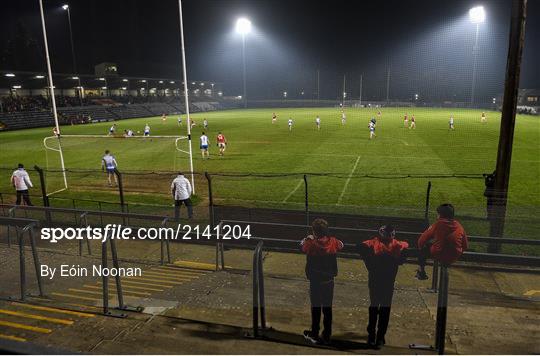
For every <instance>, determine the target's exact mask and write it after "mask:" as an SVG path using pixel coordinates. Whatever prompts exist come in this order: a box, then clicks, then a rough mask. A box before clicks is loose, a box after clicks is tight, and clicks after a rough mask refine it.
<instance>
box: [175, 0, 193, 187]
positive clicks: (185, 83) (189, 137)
mask: <svg viewBox="0 0 540 356" xmlns="http://www.w3.org/2000/svg"><path fill="white" fill-rule="evenodd" d="M178 10H179V14H180V41H181V47H182V73H183V74H184V98H185V102H184V103H185V105H186V116H187V129H188V142H189V169H190V170H191V185H192V187H193V193H194V194H195V174H194V173H193V152H192V150H191V117H190V116H189V98H188V95H189V94H188V93H189V92H188V85H187V83H188V77H187V70H186V49H185V47H184V20H183V17H182V0H178Z"/></svg>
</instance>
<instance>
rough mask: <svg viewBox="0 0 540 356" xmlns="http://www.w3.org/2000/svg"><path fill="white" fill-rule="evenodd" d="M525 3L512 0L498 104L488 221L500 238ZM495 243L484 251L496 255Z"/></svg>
mask: <svg viewBox="0 0 540 356" xmlns="http://www.w3.org/2000/svg"><path fill="white" fill-rule="evenodd" d="M526 13H527V0H512V13H511V22H510V40H509V46H508V57H507V62H506V79H505V85H504V98H503V105H502V115H501V127H500V134H499V148H498V150H497V164H496V168H495V189H494V198H495V199H494V206H493V208H494V219H492V220H491V226H490V236H494V237H502V236H503V233H504V223H505V217H506V205H507V199H508V183H509V181H510V166H511V162H512V144H513V142H514V126H515V121H516V109H517V104H518V90H519V77H520V71H521V57H522V53H523V45H524V43H525V19H526ZM500 249H501V246H500V244H499V243H491V244H489V246H488V252H491V253H499V252H500Z"/></svg>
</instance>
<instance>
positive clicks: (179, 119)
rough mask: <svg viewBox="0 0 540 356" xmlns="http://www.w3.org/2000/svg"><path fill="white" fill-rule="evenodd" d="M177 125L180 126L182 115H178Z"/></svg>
mask: <svg viewBox="0 0 540 356" xmlns="http://www.w3.org/2000/svg"><path fill="white" fill-rule="evenodd" d="M178 126H182V116H178Z"/></svg>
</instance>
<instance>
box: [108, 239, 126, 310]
mask: <svg viewBox="0 0 540 356" xmlns="http://www.w3.org/2000/svg"><path fill="white" fill-rule="evenodd" d="M109 241H110V243H111V255H112V262H113V267H114V268H115V269H116V270H119V268H120V264H119V263H118V253H117V252H116V241H115V240H114V238H112V237H111V238H110V239H109ZM115 281H116V294H117V295H118V308H119V309H123V308H124V307H125V306H124V293H123V292H122V282H121V280H120V276H118V275H117V276H116V277H115Z"/></svg>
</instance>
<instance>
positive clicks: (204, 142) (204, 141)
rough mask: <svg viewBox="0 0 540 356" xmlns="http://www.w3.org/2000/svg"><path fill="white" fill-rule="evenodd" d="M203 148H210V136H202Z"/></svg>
mask: <svg viewBox="0 0 540 356" xmlns="http://www.w3.org/2000/svg"><path fill="white" fill-rule="evenodd" d="M201 146H208V136H206V135H202V136H201Z"/></svg>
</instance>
